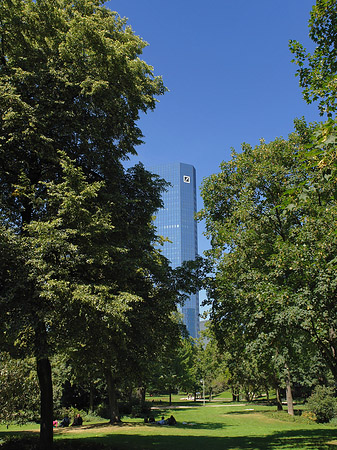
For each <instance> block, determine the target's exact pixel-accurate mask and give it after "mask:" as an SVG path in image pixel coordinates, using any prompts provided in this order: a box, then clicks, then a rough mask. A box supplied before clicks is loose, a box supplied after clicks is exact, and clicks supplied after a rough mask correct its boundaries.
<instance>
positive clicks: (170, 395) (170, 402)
mask: <svg viewBox="0 0 337 450" xmlns="http://www.w3.org/2000/svg"><path fill="white" fill-rule="evenodd" d="M169 390H170V391H169V405H172V389H171V388H169Z"/></svg>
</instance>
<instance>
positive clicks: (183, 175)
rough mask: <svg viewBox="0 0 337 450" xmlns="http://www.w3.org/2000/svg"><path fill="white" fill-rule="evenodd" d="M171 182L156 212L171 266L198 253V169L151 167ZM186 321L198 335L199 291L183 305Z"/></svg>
mask: <svg viewBox="0 0 337 450" xmlns="http://www.w3.org/2000/svg"><path fill="white" fill-rule="evenodd" d="M149 170H150V171H151V172H152V173H155V174H158V175H159V176H160V177H161V178H164V179H165V180H166V181H168V182H169V183H170V186H169V187H168V189H167V191H166V192H164V193H163V194H162V198H163V203H164V206H163V208H161V209H160V210H159V211H158V212H157V216H156V219H155V225H156V227H157V233H158V234H159V235H161V236H163V237H167V238H168V239H169V241H170V242H165V243H164V247H163V254H164V256H166V258H167V259H169V260H170V261H171V264H172V267H173V268H175V267H177V266H180V265H181V264H182V263H183V262H184V261H189V260H194V259H195V258H196V256H197V254H198V235H197V222H196V220H195V213H196V211H197V195H196V174H195V168H194V167H193V166H191V165H189V164H183V163H172V164H163V165H158V166H153V167H149ZM181 311H182V313H183V320H184V323H185V325H186V328H187V330H188V332H189V334H190V335H191V336H192V337H194V338H197V337H198V335H199V294H198V293H197V294H193V295H190V296H189V298H188V299H187V300H186V301H185V302H184V304H183V306H182V307H181Z"/></svg>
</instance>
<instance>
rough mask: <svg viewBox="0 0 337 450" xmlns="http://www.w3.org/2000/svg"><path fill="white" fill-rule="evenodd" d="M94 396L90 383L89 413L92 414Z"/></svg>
mask: <svg viewBox="0 0 337 450" xmlns="http://www.w3.org/2000/svg"><path fill="white" fill-rule="evenodd" d="M94 394H95V388H94V384H93V383H90V392H89V412H91V413H93V412H94Z"/></svg>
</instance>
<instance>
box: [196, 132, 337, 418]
mask: <svg viewBox="0 0 337 450" xmlns="http://www.w3.org/2000/svg"><path fill="white" fill-rule="evenodd" d="M304 144H305V142H303V137H302V135H300V134H297V133H295V134H293V135H291V136H290V137H289V140H288V141H286V140H284V139H277V140H275V141H274V142H271V143H269V144H266V143H264V142H261V144H260V145H259V146H257V147H256V148H254V149H253V148H251V147H250V146H248V145H243V151H242V153H241V154H237V153H233V155H232V160H231V161H229V162H228V163H222V164H221V172H220V173H219V174H217V175H212V176H211V177H209V178H208V179H207V180H205V182H204V186H203V191H202V192H203V198H204V204H205V208H204V210H203V211H202V212H201V214H200V216H201V217H204V218H205V219H206V227H207V232H208V233H209V235H210V237H211V238H212V250H211V251H210V252H209V256H210V258H211V259H212V260H213V262H214V264H215V267H216V270H217V273H216V279H215V281H214V283H213V286H211V289H210V295H211V296H212V298H213V303H212V321H213V324H214V327H215V330H216V332H217V335H218V337H219V339H220V340H223V339H224V337H227V339H226V343H227V344H228V342H229V343H231V345H233V348H234V349H236V348H237V346H238V345H243V348H245V346H246V344H247V342H254V343H255V345H260V347H261V348H263V347H264V346H266V345H267V346H268V347H269V348H273V349H274V357H277V360H278V361H279V362H280V361H283V363H282V365H283V367H278V373H279V374H283V380H284V382H285V383H287V384H288V385H290V384H291V378H290V376H291V375H294V376H296V377H298V376H299V375H298V366H299V363H301V365H302V367H305V364H309V363H310V361H309V360H306V361H304V360H303V359H302V358H299V356H300V355H301V349H302V350H303V348H304V347H303V346H304V345H306V344H307V343H309V340H310V342H311V343H314V344H315V346H316V349H317V348H318V349H319V350H320V352H321V355H322V356H323V357H324V358H325V360H326V362H327V363H328V364H329V367H330V369H331V370H332V371H333V372H334V373H335V367H336V362H337V360H336V358H335V357H334V356H333V355H334V348H335V341H334V340H335V331H334V330H336V324H335V321H334V318H335V317H336V315H335V312H334V304H335V302H334V300H333V299H334V296H335V290H334V286H335V276H333V275H332V271H333V269H332V268H331V267H330V265H331V264H330V262H331V260H333V258H334V257H335V255H336V247H335V238H334V231H333V230H334V219H332V215H333V214H334V210H335V207H336V205H335V200H334V198H333V197H332V196H331V190H330V189H322V188H321V186H320V187H319V186H317V183H315V182H314V181H315V177H316V170H315V168H313V169H312V173H311V174H308V172H307V168H306V167H305V166H303V165H301V164H299V163H298V161H299V154H301V156H303V152H305V151H308V150H307V149H306V147H305V145H304ZM309 179H310V180H311V181H310V189H308V191H307V192H306V193H305V195H306V196H307V201H306V203H305V204H303V203H300V204H292V203H291V202H289V203H288V205H287V207H286V208H282V206H283V203H284V200H283V199H284V195H285V194H286V193H289V192H294V190H295V191H296V188H297V187H298V186H299V185H303V184H305V183H307V182H308V180H309ZM303 195H304V194H303ZM328 217H329V220H327V219H328ZM321 218H322V220H323V221H324V222H325V223H324V224H323V223H321ZM318 224H320V225H318ZM321 225H322V227H323V228H321ZM321 233H322V234H321ZM322 246H323V248H324V252H322ZM236 337H237V338H236ZM305 337H306V338H305ZM308 337H309V338H310V339H309V340H308ZM228 338H229V339H228ZM306 348H308V349H309V348H310V345H309V346H308V347H306ZM312 351H314V350H311V352H312ZM303 353H304V352H303ZM304 354H305V353H304ZM303 365H304V366H303ZM289 394H290V391H289ZM289 406H290V408H289V409H290V410H291V405H289Z"/></svg>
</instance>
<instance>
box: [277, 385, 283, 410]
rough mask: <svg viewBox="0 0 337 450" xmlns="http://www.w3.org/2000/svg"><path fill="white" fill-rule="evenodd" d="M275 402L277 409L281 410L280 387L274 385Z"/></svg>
mask: <svg viewBox="0 0 337 450" xmlns="http://www.w3.org/2000/svg"><path fill="white" fill-rule="evenodd" d="M276 404H277V411H282V409H283V406H282V402H281V395H280V388H279V386H276Z"/></svg>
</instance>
